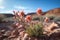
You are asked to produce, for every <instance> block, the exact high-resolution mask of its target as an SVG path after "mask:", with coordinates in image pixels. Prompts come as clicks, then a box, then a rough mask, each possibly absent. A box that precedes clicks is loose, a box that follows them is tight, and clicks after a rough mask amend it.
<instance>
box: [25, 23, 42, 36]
mask: <svg viewBox="0 0 60 40" xmlns="http://www.w3.org/2000/svg"><path fill="white" fill-rule="evenodd" d="M26 32H27V33H28V34H29V36H31V37H40V36H42V34H43V25H42V24H35V25H30V27H28V28H26Z"/></svg>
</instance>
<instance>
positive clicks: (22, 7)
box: [14, 6, 28, 10]
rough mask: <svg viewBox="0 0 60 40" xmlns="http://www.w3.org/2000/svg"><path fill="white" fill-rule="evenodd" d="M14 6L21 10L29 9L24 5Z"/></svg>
mask: <svg viewBox="0 0 60 40" xmlns="http://www.w3.org/2000/svg"><path fill="white" fill-rule="evenodd" d="M14 8H16V9H20V10H22V9H28V8H27V7H24V6H14Z"/></svg>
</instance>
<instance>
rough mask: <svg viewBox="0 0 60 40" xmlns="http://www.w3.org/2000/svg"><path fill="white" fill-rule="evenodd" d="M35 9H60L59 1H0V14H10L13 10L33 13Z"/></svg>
mask: <svg viewBox="0 0 60 40" xmlns="http://www.w3.org/2000/svg"><path fill="white" fill-rule="evenodd" d="M37 8H41V9H42V10H43V11H48V10H50V9H54V8H60V0H0V13H12V11H13V10H24V12H25V13H28V12H35V11H36V9H37Z"/></svg>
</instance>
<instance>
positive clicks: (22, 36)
mask: <svg viewBox="0 0 60 40" xmlns="http://www.w3.org/2000/svg"><path fill="white" fill-rule="evenodd" d="M13 13H14V16H13V19H14V22H13V23H11V24H9V27H8V28H10V29H8V30H5V29H4V28H2V29H1V28H0V30H1V31H0V39H1V40H59V39H60V36H59V35H60V34H59V33H60V23H59V22H60V17H59V16H55V15H51V16H49V15H42V14H43V11H42V9H40V8H38V9H37V10H36V16H35V17H32V15H25V13H24V11H17V12H16V11H13ZM0 19H1V18H0ZM1 20H2V19H1ZM54 34H55V35H54Z"/></svg>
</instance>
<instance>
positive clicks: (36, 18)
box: [32, 17, 40, 20]
mask: <svg viewBox="0 0 60 40" xmlns="http://www.w3.org/2000/svg"><path fill="white" fill-rule="evenodd" d="M32 20H40V18H38V17H35V18H33V19H32Z"/></svg>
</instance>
